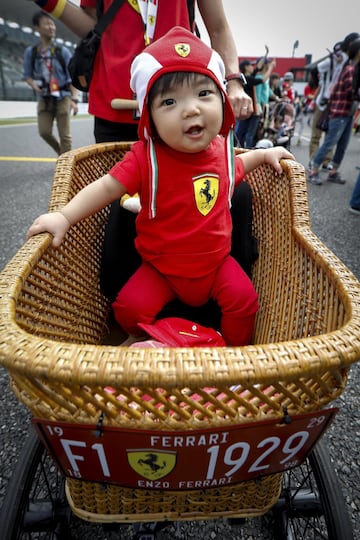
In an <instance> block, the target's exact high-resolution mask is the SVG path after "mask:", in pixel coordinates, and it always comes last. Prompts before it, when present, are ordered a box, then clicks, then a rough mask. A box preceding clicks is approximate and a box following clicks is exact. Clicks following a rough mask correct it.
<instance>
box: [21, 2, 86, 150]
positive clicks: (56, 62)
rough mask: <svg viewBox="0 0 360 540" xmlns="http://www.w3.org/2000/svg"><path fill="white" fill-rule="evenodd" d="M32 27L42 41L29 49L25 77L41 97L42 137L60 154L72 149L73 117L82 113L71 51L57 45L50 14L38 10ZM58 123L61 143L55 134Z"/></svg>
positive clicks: (40, 129)
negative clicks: (70, 67) (70, 68)
mask: <svg viewBox="0 0 360 540" xmlns="http://www.w3.org/2000/svg"><path fill="white" fill-rule="evenodd" d="M32 24H33V27H34V29H35V30H36V31H37V32H38V33H39V36H40V41H39V44H38V45H37V46H35V47H27V48H26V49H25V53H24V75H23V78H24V80H25V81H26V82H27V84H28V85H29V86H30V87H31V88H32V89H33V90H34V92H36V94H37V96H38V105H37V117H38V129H39V135H40V137H42V138H43V139H44V141H45V142H46V143H47V144H48V145H50V146H51V148H53V150H54V151H55V152H56V153H57V154H58V155H60V154H62V153H63V152H67V151H69V150H71V130H70V115H71V111H73V112H74V114H76V113H77V112H78V97H77V96H78V93H77V90H76V88H74V87H73V86H72V85H71V78H70V74H69V71H68V68H67V66H68V63H69V61H70V58H71V52H70V51H69V49H67V48H66V47H64V46H61V47H60V46H57V45H56V44H55V35H56V26H55V23H54V21H53V19H52V17H51V16H50V15H49V14H48V13H45V12H44V11H37V12H36V13H35V14H34V15H33V19H32ZM55 121H56V125H57V129H58V133H59V140H58V139H57V138H56V137H55V135H54V133H53V126H54V122H55Z"/></svg>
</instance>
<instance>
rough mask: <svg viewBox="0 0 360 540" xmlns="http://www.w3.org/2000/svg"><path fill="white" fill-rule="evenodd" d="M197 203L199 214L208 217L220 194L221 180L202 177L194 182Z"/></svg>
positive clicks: (207, 176)
mask: <svg viewBox="0 0 360 540" xmlns="http://www.w3.org/2000/svg"><path fill="white" fill-rule="evenodd" d="M194 192H195V202H196V206H197V209H198V210H199V212H200V213H201V214H202V215H203V216H206V215H207V214H208V213H209V212H210V210H212V208H214V206H215V203H216V200H217V198H218V194H219V178H218V177H216V176H209V175H205V176H200V177H197V178H196V179H195V181H194Z"/></svg>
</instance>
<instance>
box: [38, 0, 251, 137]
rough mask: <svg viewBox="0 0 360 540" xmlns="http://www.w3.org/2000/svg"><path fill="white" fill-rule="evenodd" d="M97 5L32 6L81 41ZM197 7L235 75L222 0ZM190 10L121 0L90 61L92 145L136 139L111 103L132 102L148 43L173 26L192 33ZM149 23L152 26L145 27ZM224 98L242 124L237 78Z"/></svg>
mask: <svg viewBox="0 0 360 540" xmlns="http://www.w3.org/2000/svg"><path fill="white" fill-rule="evenodd" d="M98 2H99V0H80V6H81V8H79V7H77V6H75V5H74V4H71V3H70V2H67V0H36V3H37V4H38V5H39V6H40V7H41V8H42V9H44V10H45V11H48V12H50V13H51V14H52V15H53V16H55V17H58V18H59V19H60V20H61V21H62V22H63V23H64V24H65V25H66V26H67V27H68V28H70V30H72V31H73V32H74V33H75V34H77V35H78V36H80V37H85V36H86V35H87V33H88V32H89V31H90V30H92V28H93V27H94V26H95V24H96V21H97V14H96V11H97V5H98ZM111 3H112V0H103V4H104V11H106V10H107V9H108V8H109V6H110V5H111ZM188 5H189V6H190V7H188ZM197 5H198V7H199V11H200V14H201V16H202V18H203V20H204V23H205V26H206V29H207V31H208V34H209V37H210V41H211V46H212V48H213V49H215V50H216V51H217V52H218V53H219V54H220V56H221V57H222V59H223V61H224V64H225V70H226V72H225V75H226V76H234V75H236V74H237V72H238V71H239V67H238V57H237V51H236V46H235V42H234V39H233V37H232V34H231V30H230V28H229V25H228V22H227V20H226V16H225V13H224V8H223V5H222V0H198V1H197ZM194 6H195V0H194V1H193V2H188V1H187V0H171V2H170V1H169V0H148V1H146V0H145V1H144V0H125V2H124V3H123V5H122V6H121V7H120V9H119V12H118V13H117V14H116V16H115V17H114V19H113V20H112V21H111V22H110V24H109V26H108V27H107V28H106V29H105V32H104V33H103V35H102V38H101V42H100V48H99V51H98V53H97V55H96V59H95V65H94V72H93V78H92V81H91V85H90V92H89V112H90V113H91V114H93V115H94V117H95V126H94V134H95V140H96V142H109V141H121V140H124V141H129V140H136V139H137V121H136V120H135V119H134V117H133V113H132V112H131V111H118V110H115V109H113V108H112V107H111V101H112V99H114V98H125V99H131V98H132V97H133V94H132V92H131V90H130V86H129V77H130V65H131V62H132V61H133V59H134V57H135V56H136V55H137V54H139V53H140V52H141V51H142V50H143V49H144V48H145V47H146V46H147V44H148V43H151V42H153V41H155V40H157V39H158V38H159V37H161V36H163V35H164V34H165V33H166V32H167V31H168V30H170V29H171V28H173V27H174V26H181V27H183V28H186V29H189V30H192V29H191V28H190V25H191V21H190V18H189V9H190V11H191V10H192V9H194ZM148 15H151V17H148ZM149 18H150V20H151V21H152V24H151V25H149V24H148V23H147V20H149ZM144 21H145V22H144ZM227 92H228V95H229V99H230V101H231V103H232V106H233V108H234V112H235V115H236V116H237V117H239V118H246V117H247V116H249V115H250V114H251V113H252V102H251V99H250V98H249V96H248V95H247V94H246V93H245V91H244V89H243V86H242V83H241V80H240V79H239V78H233V77H230V80H229V82H228V85H227Z"/></svg>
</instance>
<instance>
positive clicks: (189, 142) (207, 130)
mask: <svg viewBox="0 0 360 540" xmlns="http://www.w3.org/2000/svg"><path fill="white" fill-rule="evenodd" d="M151 116H152V120H153V123H154V126H155V128H156V131H157V134H158V135H159V137H160V138H161V139H162V140H163V141H164V142H165V143H166V144H167V145H168V146H170V147H171V148H173V149H174V150H177V151H180V152H186V153H196V152H201V151H202V150H205V149H206V148H207V147H208V146H209V144H210V142H211V141H212V139H214V137H216V135H217V134H218V133H219V131H220V129H221V126H222V123H223V103H222V97H221V94H220V90H219V89H218V87H217V86H216V84H215V83H214V82H213V81H212V80H211V79H210V78H208V77H205V76H199V77H196V79H194V80H193V81H191V83H189V82H188V81H184V82H183V83H182V84H177V85H176V86H175V85H173V86H172V87H170V88H169V89H168V90H166V91H165V92H164V93H162V94H161V95H157V96H155V97H154V100H153V102H152V104H151Z"/></svg>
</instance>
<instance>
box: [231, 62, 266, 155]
mask: <svg viewBox="0 0 360 540" xmlns="http://www.w3.org/2000/svg"><path fill="white" fill-rule="evenodd" d="M239 67H240V71H241V72H242V73H243V74H244V76H245V78H246V82H247V84H246V86H245V91H246V92H247V94H248V95H249V96H250V97H251V99H252V102H253V111H254V112H253V114H252V115H251V116H249V118H246V119H238V120H237V122H236V130H235V141H236V145H237V146H239V147H240V148H253V147H254V145H255V140H256V133H257V129H258V126H259V123H260V115H259V113H258V107H257V99H256V86H257V85H260V84H262V80H261V79H260V78H257V77H255V73H256V72H257V67H256V62H251V61H250V60H243V61H242V62H240V65H239Z"/></svg>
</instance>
